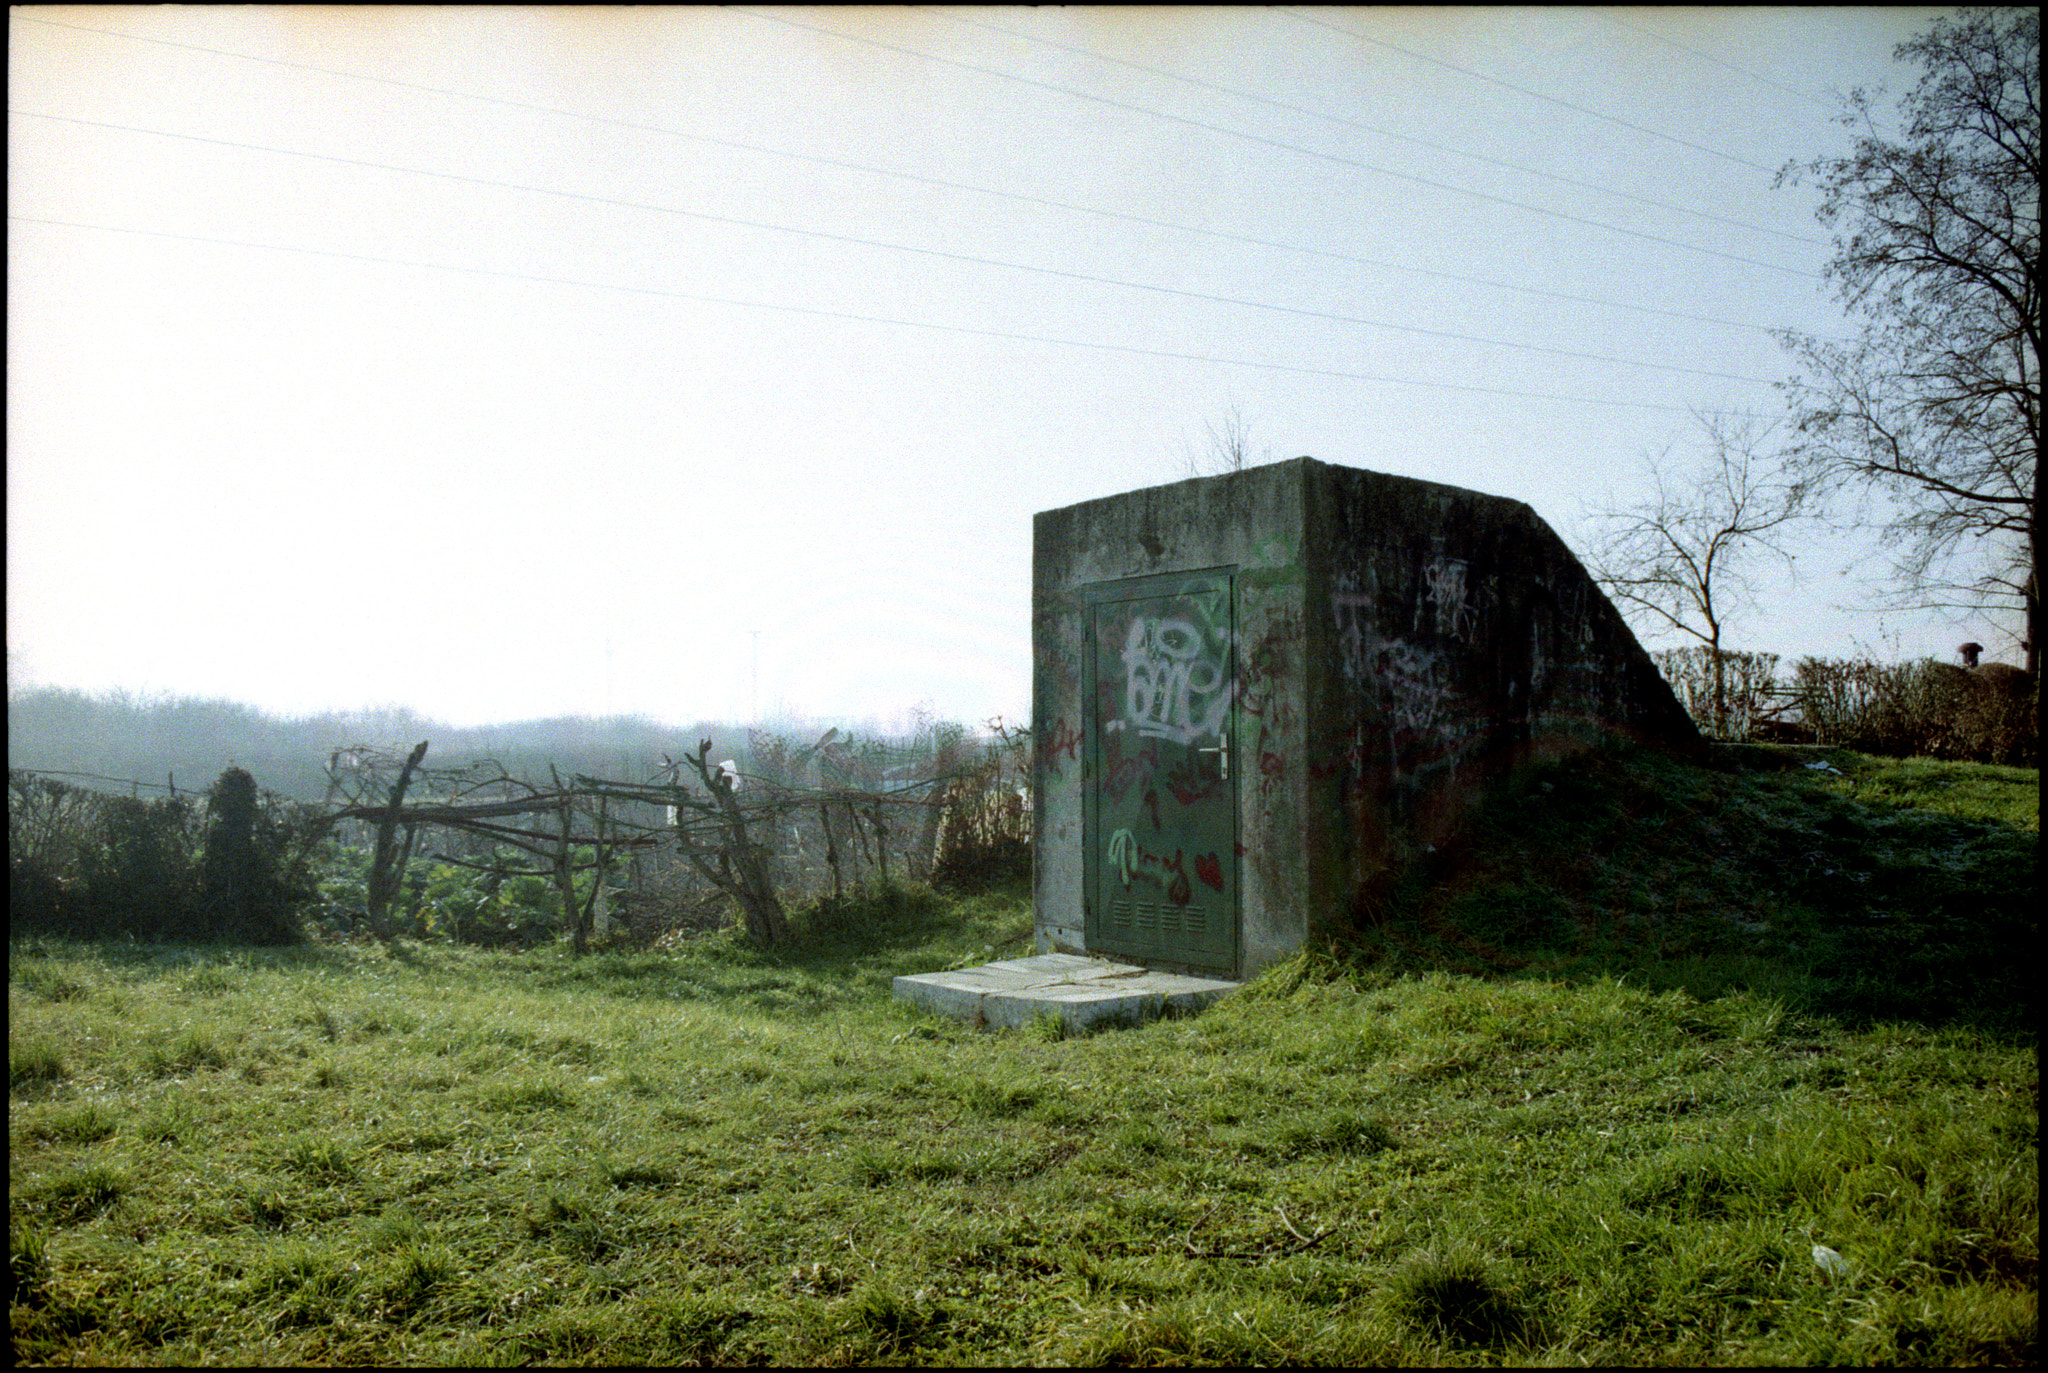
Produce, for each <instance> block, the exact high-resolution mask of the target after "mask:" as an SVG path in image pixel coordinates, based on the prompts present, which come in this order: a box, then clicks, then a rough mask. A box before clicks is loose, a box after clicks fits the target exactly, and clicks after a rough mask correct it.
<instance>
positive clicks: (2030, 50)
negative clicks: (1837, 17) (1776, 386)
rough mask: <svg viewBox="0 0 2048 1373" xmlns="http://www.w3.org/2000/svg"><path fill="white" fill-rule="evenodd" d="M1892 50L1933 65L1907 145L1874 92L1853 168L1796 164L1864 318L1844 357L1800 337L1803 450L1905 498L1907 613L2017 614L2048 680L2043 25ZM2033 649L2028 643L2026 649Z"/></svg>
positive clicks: (1818, 464)
mask: <svg viewBox="0 0 2048 1373" xmlns="http://www.w3.org/2000/svg"><path fill="white" fill-rule="evenodd" d="M1894 55H1895V56H1896V57H1897V58H1898V59H1899V60H1900V61H1913V62H1916V63H1918V64H1919V66H1920V67H1921V77H1920V80H1919V83H1918V84H1917V85H1916V86H1915V87H1914V88H1913V90H1912V91H1911V92H1910V93H1908V94H1907V95H1906V96H1905V97H1904V99H1903V100H1902V102H1901V109H1902V113H1903V115H1904V138H1903V139H1902V140H1900V141H1892V140H1887V139H1884V138H1881V137H1879V136H1878V135H1877V132H1876V126H1875V122H1874V120H1873V118H1872V114H1871V108H1870V105H1871V101H1870V97H1869V96H1868V95H1867V94H1866V93H1864V92H1862V91H1857V92H1855V93H1853V94H1852V95H1851V96H1850V97H1849V100H1848V102H1847V105H1846V108H1845V111H1844V114H1843V117H1842V122H1844V123H1845V124H1848V125H1850V126H1852V127H1855V126H1859V125H1860V126H1861V127H1862V128H1863V129H1864V131H1865V132H1864V135H1863V136H1862V137H1860V138H1858V139H1857V141H1856V143H1855V146H1854V149H1853V150H1852V151H1851V152H1850V154H1849V155H1848V156H1845V157H1829V158H1820V159H1817V160H1815V161H1813V162H1809V163H1805V164H1800V163H1792V164H1789V165H1787V166H1786V168H1785V169H1784V170H1783V171H1782V172H1780V173H1779V182H1780V184H1783V183H1785V182H1788V181H1791V182H1796V181H1799V180H1801V179H1803V178H1806V177H1811V178H1813V179H1814V181H1816V182H1817V183H1818V185H1819V186H1820V188H1821V191H1822V199H1821V204H1820V207H1819V210H1818V212H1817V213H1818V216H1819V218H1820V220H1821V222H1822V223H1824V224H1827V225H1828V226H1830V227H1832V228H1837V229H1838V232H1837V234H1836V238H1835V256H1834V258H1833V260H1832V261H1831V262H1830V263H1829V266H1828V276H1829V278H1830V280H1831V281H1832V282H1833V284H1834V286H1835V289H1836V293H1837V295H1838V297H1839V298H1840V299H1841V301H1842V302H1843V304H1844V305H1846V306H1847V307H1848V308H1849V309H1850V310H1851V311H1852V312H1853V313H1854V314H1856V315H1859V316H1861V317H1862V319H1863V325H1862V330H1861V333H1860V335H1859V336H1858V337H1857V338H1856V339H1855V340H1853V341H1851V342H1847V343H1842V342H1835V341H1830V340H1826V339H1820V338H1811V337H1807V336H1804V335H1800V334H1795V333H1792V332H1790V331H1787V332H1786V333H1784V334H1783V335H1781V341H1782V342H1783V343H1784V344H1785V345H1786V346H1787V347H1788V348H1789V349H1790V350H1791V351H1792V354H1793V356H1794V357H1795V358H1796V359H1797V361H1798V362H1799V364H1800V365H1801V368H1802V371H1801V373H1800V375H1798V376H1797V377H1795V378H1794V379H1793V380H1792V381H1791V382H1789V383H1788V384H1787V386H1786V390H1787V391H1788V393H1789V396H1790V399H1791V402H1792V405H1793V408H1794V410H1795V412H1796V414H1797V416H1798V427H1799V435H1800V439H1799V442H1798V444H1797V445H1796V449H1795V451H1796V455H1797V458H1798V460H1799V462H1800V464H1801V470H1802V471H1803V472H1804V474H1806V475H1807V476H1808V477H1810V478H1812V479H1813V480H1815V481H1817V482H1820V483H1822V484H1824V485H1826V486H1828V487H1831V488H1835V489H1840V488H1843V487H1852V486H1853V487H1859V488H1862V489H1864V490H1866V491H1867V490H1871V489H1875V490H1878V491H1881V492H1883V493H1884V494H1885V495H1887V496H1888V497H1890V498H1891V499H1892V500H1893V501H1894V502H1895V514H1894V515H1893V517H1892V518H1891V520H1890V522H1889V524H1888V526H1887V533H1888V535H1889V536H1890V540H1891V543H1892V545H1893V547H1894V548H1895V550H1896V553H1895V560H1894V570H1895V573H1896V575H1897V581H1896V582H1895V584H1894V585H1895V587H1896V592H1895V596H1894V599H1895V600H1896V602H1897V603H1898V604H1899V605H1901V606H1912V607H1923V608H1924V607H1950V608H1964V609H1970V610H1977V611H1982V610H2005V611H2008V612H2010V611H2019V612H2021V613H2022V614H2023V616H2024V621H2023V622H2024V625H2025V632H2024V636H2023V638H2022V643H2023V645H2024V651H2025V653H2026V662H2027V667H2028V669H2029V670H2030V671H2031V670H2033V669H2034V668H2035V667H2036V666H2037V655H2038V653H2039V645H2040V641H2041V636H2040V613H2041V603H2040V585H2041V543H2040V534H2039V526H2038V524H2037V522H2036V514H2037V511H2038V510H2039V508H2040V457H2041V291H2040V287H2041V277H2040V257H2041V94H2040V84H2039V82H2040V61H2041V20H2040V14H2039V11H2037V10H2035V9H2033V8H2031V7H2028V8H2024V9H1996V10H1969V11H1964V12H1962V13H1960V14H1958V15H1954V16H1949V17H1944V18H1941V19H1937V20H1936V21H1935V22H1934V24H1933V26H1932V27H1931V28H1930V29H1929V30H1928V31H1927V33H1926V34H1924V35H1922V36H1921V37H1918V38H1915V39H1913V40H1912V41H1911V42H1908V43H1903V44H1900V45H1899V47H1898V48H1897V49H1896V50H1895V53H1894ZM2016 637H2017V636H2016Z"/></svg>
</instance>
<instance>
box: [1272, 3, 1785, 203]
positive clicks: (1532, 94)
mask: <svg viewBox="0 0 2048 1373" xmlns="http://www.w3.org/2000/svg"><path fill="white" fill-rule="evenodd" d="M1278 13H1281V14H1284V15H1286V16H1287V17H1288V18H1290V19H1299V20H1300V21H1301V22H1302V23H1304V24H1314V25H1315V26H1316V27H1318V28H1324V29H1328V30H1329V31H1330V32H1332V33H1341V34H1343V35H1345V36H1346V37H1347V38H1355V39H1357V40H1358V41H1359V42H1361V43H1370V44H1372V45H1373V46H1374V47H1376V48H1385V49H1387V50H1388V51H1389V52H1398V53H1400V54H1401V55H1402V56H1404V57H1412V58H1414V59H1415V60H1416V61H1418V62H1427V63H1428V64H1429V65H1431V66H1433V67H1442V68H1444V69H1445V70H1447V71H1454V72H1457V73H1458V74H1459V75H1460V76H1469V77H1471V78H1472V79H1473V80H1474V81H1484V82H1486V83H1488V84H1489V85H1494V86H1502V87H1505V88H1506V89H1508V90H1511V91H1515V92H1518V93H1519V94H1522V95H1526V96H1528V97H1529V98H1530V99H1532V100H1543V101H1547V102H1548V103H1550V104H1552V105H1559V106H1562V107H1563V108H1565V109H1567V110H1575V111H1577V112H1578V113H1580V114H1583V115H1586V116H1588V117H1589V118H1592V119H1604V120H1606V121H1607V122H1608V123H1609V124H1619V125H1620V126H1621V127H1622V128H1624V129H1631V130H1633V131H1635V132H1636V133H1639V134H1647V135H1648V136H1649V137H1651V138H1661V139H1663V140H1664V141H1665V142H1666V143H1676V144H1677V145H1678V146H1679V147H1681V148H1691V149H1692V150H1693V151H1694V152H1699V153H1705V154H1707V156H1709V157H1719V158H1723V159H1725V160H1727V161H1729V162H1733V163H1736V164H1738V165H1739V166H1743V167H1752V168H1754V169H1756V170H1757V171H1760V172H1775V171H1777V168H1775V167H1766V166H1764V165H1763V163H1761V162H1751V161H1750V160H1749V159H1748V158H1746V157H1738V156H1736V155H1735V154H1734V153H1729V152H1723V151H1721V149H1719V148H1709V147H1708V146H1707V145H1706V144H1704V143H1694V142H1693V141H1691V140H1690V139H1685V138H1680V137H1678V136H1677V135H1676V134H1668V133H1664V132H1662V131H1660V130H1657V129H1646V128H1644V127H1643V126H1642V125H1641V124H1631V123H1630V122H1629V121H1628V120H1626V119H1623V118H1621V117H1620V116H1619V115H1612V114H1603V113H1602V112H1600V111H1599V110H1589V109H1587V108H1586V107H1585V106H1584V105H1574V104H1573V103H1572V102H1571V101H1569V100H1560V99H1558V98H1557V97H1556V96H1554V95H1545V94H1544V93H1543V92H1542V91H1532V90H1530V89H1529V88H1528V87H1527V86H1517V85H1516V84H1515V83H1514V82H1512V81H1503V80H1501V79H1500V78H1499V77H1497V76H1488V75H1487V74H1486V73H1485V72H1476V71H1473V70H1472V69H1471V68H1470V67H1461V66H1459V65H1458V64H1457V63H1455V62H1446V61H1444V60H1443V59H1442V58H1441V57H1431V56H1429V55H1428V54H1427V53H1420V52H1416V51H1414V50H1413V49H1412V48H1404V47H1401V46H1400V45H1398V44H1395V43H1389V42H1387V41H1386V40H1385V39H1383V38H1374V37H1371V36H1370V35H1368V34H1363V33H1360V32H1358V31H1357V30H1356V29H1347V28H1345V27H1343V26H1342V25H1341V24H1332V23H1330V22H1329V21H1328V20H1325V19H1317V18H1314V17H1312V16H1310V15H1306V14H1303V13H1302V12H1301V11H1300V10H1288V9H1283V10H1279V11H1278Z"/></svg>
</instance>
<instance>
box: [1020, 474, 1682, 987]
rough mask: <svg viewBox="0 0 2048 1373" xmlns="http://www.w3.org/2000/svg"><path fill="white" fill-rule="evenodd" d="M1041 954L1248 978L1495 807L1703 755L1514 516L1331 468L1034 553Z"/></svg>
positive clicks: (1093, 507) (1220, 483) (1615, 630)
mask: <svg viewBox="0 0 2048 1373" xmlns="http://www.w3.org/2000/svg"><path fill="white" fill-rule="evenodd" d="M1033 543H1034V551H1033V574H1032V576H1033V589H1032V609H1033V629H1032V637H1033V648H1034V657H1035V667H1034V679H1033V690H1032V731H1033V735H1034V743H1035V761H1034V772H1035V778H1034V781H1035V784H1036V786H1035V807H1034V809H1035V816H1034V835H1033V841H1034V847H1035V852H1036V859H1037V861H1036V876H1035V880H1034V906H1035V920H1036V931H1037V945H1038V950H1039V952H1040V954H1087V955H1090V956H1092V957H1094V958H1097V959H1106V960H1114V961H1116V962H1118V963H1122V964H1130V965H1138V966H1142V967H1146V968H1152V969H1157V970H1160V971H1164V972H1174V973H1183V974H1192V975H1195V976H1198V977H1203V978H1212V979H1244V978H1249V977H1252V976H1255V975H1256V974H1257V973H1258V972H1259V971H1261V970H1262V969H1264V968H1265V967H1268V966H1270V965H1271V964H1273V963H1275V962H1278V961H1279V960H1281V959H1283V958H1285V957H1287V956H1288V955H1289V954H1291V953H1293V952H1294V951H1296V950H1297V949H1299V948H1300V947H1301V946H1302V945H1303V943H1304V942H1305V941H1306V940H1307V939H1308V938H1309V936H1310V935H1311V933H1312V932H1313V931H1314V930H1315V929H1317V928H1318V927H1319V926H1320V925H1322V924H1323V923H1324V922H1344V921H1349V920H1351V919H1353V918H1354V917H1355V915H1356V913H1357V912H1358V911H1359V910H1360V909H1361V908H1362V907H1364V906H1366V905H1368V904H1369V903H1370V902H1371V901H1372V900H1373V899H1374V898H1375V896H1376V895H1377V894H1378V893H1379V892H1381V891H1383V890H1384V889H1385V885H1386V884H1387V883H1388V882H1390V881H1391V880H1393V879H1394V878H1395V877H1396V876H1397V875H1398V874H1399V873H1400V872H1401V871H1402V870H1403V869H1405V868H1406V867H1407V866H1408V865H1409V864H1410V863H1411V862H1413V861H1414V860H1415V859H1416V858H1417V857H1419V856H1420V855H1422V854H1423V853H1425V852H1427V851H1428V850H1429V849H1430V848H1431V847H1432V846H1434V845H1437V844H1440V843H1442V842H1443V841H1445V840H1446V839H1448V838H1449V837H1450V836H1451V835H1452V834H1454V833H1455V832H1456V830H1457V829H1458V827H1459V825H1460V823H1461V822H1462V820H1463V819H1464V817H1465V816H1466V814H1467V813H1468V812H1469V811H1470V810H1471V808H1472V807H1473V806H1475V805H1476V804H1477V803H1478V802H1479V800H1480V799H1481V798H1482V797H1483V796H1484V794H1485V792H1486V790H1487V788H1488V787H1489V786H1491V785H1494V784H1496V783H1497V782H1499V781H1500V780H1501V779H1503V778H1505V777H1507V776H1509V775H1511V774H1512V773H1513V772H1514V771H1515V770H1517V769H1518V768H1521V767H1524V766H1526V765H1528V764H1530V763H1533V762H1537V761H1541V760H1546V759H1553V758H1559V757H1564V756H1567V755H1570V754H1572V753H1575V752H1578V751H1581V750H1585V749H1588V748H1592V747H1595V746H1597V745H1599V744H1601V743H1603V742H1605V741H1608V740H1613V739H1628V740H1634V741H1638V742H1648V743H1658V744H1664V745H1669V746H1673V747H1678V748H1684V749H1691V748H1697V747H1698V746H1699V735H1698V733H1697V731H1696V730H1695V729H1694V727H1693V724H1692V721H1691V719H1690V718H1689V717H1688V716H1687V715H1686V713H1685V711H1684V710H1683V708H1682V707H1680V705H1679V704H1678V702H1677V700H1676V698H1675V697H1674V696H1673V695H1672V693H1671V690H1670V688H1669V687H1668V686H1667V685H1666V683H1665V682H1664V680H1663V678H1662V677H1661V676H1660V675H1659V674H1658V672H1657V670H1656V668H1655V666H1654V665H1653V664H1652V663H1651V662H1650V659H1649V657H1648V655H1647V654H1645V653H1644V652H1643V650H1642V648H1641V646H1640V645H1638V644H1637V642H1636V640H1635V636H1634V635H1633V634H1632V633H1630V631H1629V629H1628V626H1627V625H1626V624H1625V623H1624V622H1623V621H1622V618H1621V616H1620V614H1619V613H1618V612H1616V611H1615V609H1614V607H1613V606H1612V605H1611V604H1610V603H1609V602H1608V600H1607V598H1606V597H1605V596H1604V595H1603V594H1602V593H1601V591H1600V589H1599V588H1598V587H1597V586H1596V585H1594V583H1593V582H1592V580H1591V578H1589V577H1588V576H1587V574H1586V572H1585V570H1584V569H1583V568H1582V567H1581V566H1580V565H1579V562H1578V559H1577V558H1575V557H1574V556H1573V555H1572V553H1571V551H1570V550H1569V549H1568V548H1566V546H1565V545H1564V543H1563V542H1562V541H1561V540H1560V539H1559V538H1558V537H1557V535H1556V534H1555V533H1553V532H1552V531H1551V530H1550V528H1549V527H1548V526H1547V525H1545V524H1544V523H1543V521H1542V520H1541V519H1540V518H1538V517H1537V515H1536V513H1535V512H1534V511H1533V510H1531V509H1530V508H1529V507H1528V506H1527V505H1525V504H1523V503H1522V502H1520V501H1514V500H1508V499H1504V498H1502V497H1498V496H1488V495H1482V494H1480V493H1479V492H1476V491H1467V490H1463V489H1460V488H1458V487H1453V486H1444V485H1439V484H1437V483H1434V482H1425V481H1416V480H1411V479H1408V478H1403V477H1392V476H1386V475H1383V474H1380V473H1376V472H1367V471H1361V470H1358V469H1354V468H1346V467H1338V466H1334V465H1331V464H1328V463H1322V462H1318V461H1316V460H1314V459H1312V458H1296V459H1294V460H1292V461H1289V462H1281V463H1274V464H1271V465H1269V466H1264V467H1256V468H1251V469H1248V470H1245V471H1241V472H1235V473H1230V474H1226V475H1223V476H1216V477H1206V478H1197V479H1194V480H1190V481H1183V482H1177V483H1174V484H1172V485H1167V486H1157V487H1150V488H1147V489H1145V490H1140V491H1132V492H1127V493H1125V494H1122V495H1116V496H1109V497H1105V498H1103V499H1100V500H1092V501H1086V502H1083V503H1081V504H1079V505H1072V506H1068V507H1066V508H1064V509H1060V510H1049V511H1044V512H1042V513H1040V514H1039V515H1038V516H1037V517H1036V519H1035V521H1034V529H1033Z"/></svg>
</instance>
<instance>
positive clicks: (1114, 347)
mask: <svg viewBox="0 0 2048 1373" xmlns="http://www.w3.org/2000/svg"><path fill="white" fill-rule="evenodd" d="M7 218H8V219H9V220H10V221H12V222H14V223H18V224H44V225H52V226H55V227H59V228H66V229H89V230H95V231H98V232H102V233H115V234H134V235H138V236H141V237H144V238H161V239H169V240H173V241H177V242H185V243H211V244H217V245H220V246H223V247H229V248H255V249H260V250H263V251H267V252H278V253H300V254H304V255H307V256H311V257H331V258H340V259H344V260H347V261H353V262H371V263H377V264H379V265H383V266H391V267H413V268H419V269H423V270H427V271H438V272H457V273H461V274H463V275H466V276H485V277H501V278H505V279H507V280H512V281H532V282H540V283H543V284H546V285H550V286H573V287H577V288H580V289H584V290H593V291H613V292H618V293H621V294H626V295H641V296H655V297H659V298H662V299H667V300H687V301H694V302H697V303H700V304H706V305H730V306H735V307H739V308H742V309H750V310H773V311H779V312H781V313H784V314H796V315H811V316H815V317H819V318H824V319H844V320H852V321H855V322H857V323H862V324H888V325H895V326H898V327H901V328H907V329H928V330H933V331H936V332H940V333H949V334H968V335H972V336H974V337H978V338H994V339H1005V340H1010V341H1015V342H1022V343H1048V344H1053V345H1055V346H1058V347H1063V348H1086V349H1091V350H1094V351H1097V352H1106V353H1125V354H1130V355H1133V356H1137V357H1153V358H1168V359H1172V360H1175V361H1180V362H1206V363H1214V364H1217V365H1220V366H1226V367H1250V368H1255V369H1258V370H1261V371H1269V372H1290V373H1295V374H1299V375H1303V376H1315V377H1334V378H1337V379H1339V380H1343V381H1371V382H1380V383H1383V384H1386V385H1390V386H1414V387H1421V388H1424V389H1427V390H1435V391H1458V392H1465V393H1468V394H1478V395H1490V396H1509V397H1513V398H1515V399H1519V400H1549V401H1563V402H1565V403H1567V404H1571V405H1603V406H1609V407H1613V408H1618V409H1626V410H1658V411H1664V412H1667V413H1670V414H1687V413H1690V412H1689V411H1688V410H1687V409H1686V407H1684V406H1681V405H1659V404H1657V403H1655V402H1653V401H1640V400H1616V399H1612V398H1609V397H1605V396H1564V395H1558V394H1556V393H1555V392H1547V391H1519V390H1512V389H1509V388H1507V387H1500V386H1473V385H1469V384H1466V383H1462V382H1449V381H1418V380H1416V379H1414V378H1412V377H1390V376H1385V375H1381V374H1376V373H1370V372H1347V371H1341V370H1339V369H1336V368H1331V367H1303V366H1300V365H1298V364H1295V363H1286V362H1262V361H1259V360H1257V359H1253V358H1230V357H1217V356H1215V355H1213V354H1204V353H1181V352H1175V351H1172V350H1170V349H1164V348H1139V347H1136V346H1133V345H1130V344H1122V343H1095V342H1091V341H1088V340H1085V339H1071V338H1060V337H1057V336H1055V335H1049V334H1023V333H1016V332H1013V331H1007V330H1001V329H977V328H974V327H972V326H970V325H963V324H934V323H932V322H930V321H928V320H916V319H898V318H893V317H890V316H886V315H864V314H857V313H855V312H853V311H850V310H827V309H823V308H821V307H818V306H814V305H780V304H776V303H774V302H772V301H760V300H739V299H735V298H733V297H730V296H712V295H703V294H699V293H696V292H690V291H670V290H664V289H661V288H659V287H653V286H620V285H614V284H612V283H609V282H601V281H579V280H576V279H575V278H572V277H553V276H541V275H538V274H536V273H531V272H508V271H503V270H500V269H497V268H492V267H465V266H462V265H460V264H456V263H446V262H421V261H418V260H415V259H408V258H396V257H380V256H375V255H372V254H369V253H346V252H340V251H337V250H334V249H327V248H301V247H296V246H294V245H291V244H280V243H251V242H248V241H246V240H242V239H231V238H210V237H207V236H205V235H201V234H174V233H168V232H165V231H163V230H160V229H134V228H128V227H125V226H122V225H115V224H85V223H80V222H79V221H76V220H68V219H49V218H44V217H40V216H34V215H20V214H10V215H8V216H7ZM1729 413H1733V414H1740V413H1745V412H1741V411H1731V412H1729Z"/></svg>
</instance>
